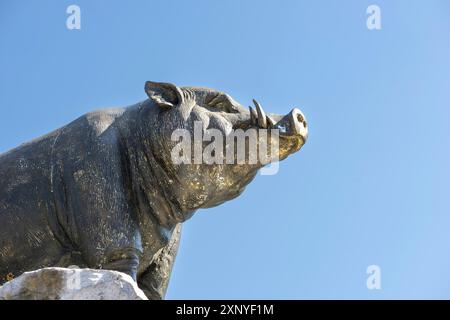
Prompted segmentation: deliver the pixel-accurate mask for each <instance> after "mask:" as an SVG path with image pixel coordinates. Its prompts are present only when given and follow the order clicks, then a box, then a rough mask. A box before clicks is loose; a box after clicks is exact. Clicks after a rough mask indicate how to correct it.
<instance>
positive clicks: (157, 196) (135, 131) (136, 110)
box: [119, 103, 193, 229]
mask: <svg viewBox="0 0 450 320" xmlns="http://www.w3.org/2000/svg"><path fill="white" fill-rule="evenodd" d="M142 108H143V105H142V103H141V104H137V105H135V106H132V107H130V108H129V109H128V110H127V112H125V114H124V115H123V116H122V119H121V121H120V122H121V123H120V125H119V127H120V130H119V131H120V136H121V144H122V147H123V150H122V153H123V168H124V175H126V176H127V177H128V176H129V181H128V182H127V183H128V186H126V188H130V189H131V190H132V199H133V200H132V201H133V203H135V205H136V207H137V208H138V210H139V212H140V213H142V214H146V215H149V216H150V217H151V219H152V220H156V223H157V224H158V225H161V226H163V227H165V228H169V229H171V228H172V227H173V226H174V225H175V224H177V223H179V222H183V221H185V220H186V219H188V218H190V217H191V216H192V214H193V212H184V211H183V210H182V209H181V207H180V205H179V202H178V200H177V199H176V198H175V194H176V192H174V190H173V188H174V187H176V185H174V183H169V181H172V182H174V181H176V178H175V177H173V176H171V174H170V170H168V169H167V161H165V160H164V158H162V157H161V153H162V152H161V148H162V147H163V146H158V141H151V140H152V139H151V138H150V137H153V136H154V135H153V134H152V132H150V130H154V128H152V126H150V125H149V123H148V121H144V120H148V118H147V117H146V116H144V115H143V114H142V113H143V111H142Z"/></svg>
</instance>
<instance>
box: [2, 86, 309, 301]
mask: <svg viewBox="0 0 450 320" xmlns="http://www.w3.org/2000/svg"><path fill="white" fill-rule="evenodd" d="M145 90H146V92H147V95H148V96H149V99H147V100H145V101H143V102H141V103H138V104H136V105H133V106H130V107H127V108H121V109H108V110H101V111H95V112H92V113H88V114H86V115H84V116H82V117H80V118H78V119H77V120H75V121H73V122H71V123H70V124H68V125H66V126H64V127H62V128H60V129H58V130H56V131H54V132H52V133H49V134H47V135H45V136H43V137H41V138H38V139H35V140H33V141H31V142H28V143H25V144H22V145H21V146H19V147H17V148H15V149H13V150H11V151H9V152H6V153H3V154H0V284H1V283H3V282H5V281H6V280H8V279H11V278H12V277H14V276H18V275H20V274H21V273H23V272H24V271H29V270H35V269H38V268H42V267H49V266H60V267H67V266H69V265H78V266H80V267H90V268H103V269H111V270H117V271H122V272H125V273H127V274H129V275H131V276H132V277H133V278H134V279H136V280H137V282H138V285H139V287H140V288H142V289H143V290H144V292H145V293H146V294H147V296H148V297H149V298H150V299H161V298H163V297H164V294H165V291H166V288H167V285H168V281H169V277H170V273H171V270H172V266H173V263H174V259H175V256H176V252H177V249H178V244H179V239H180V231H181V223H182V222H183V221H185V220H186V219H188V218H190V217H191V216H192V214H193V213H194V212H195V211H196V210H197V209H199V208H208V207H213V206H216V205H218V204H221V203H223V202H225V201H227V200H230V199H233V198H235V197H237V196H238V195H240V194H241V193H242V192H243V190H244V188H245V186H246V185H247V184H248V183H249V182H250V181H252V180H253V178H254V177H255V175H256V173H257V171H258V169H260V168H261V167H262V164H261V163H256V164H202V163H200V164H194V163H192V164H174V162H173V161H172V157H171V150H173V147H174V146H175V144H176V143H177V142H176V141H172V140H171V135H172V133H173V131H174V130H175V129H179V128H184V129H187V130H189V132H192V131H193V130H194V122H195V121H201V122H202V124H203V126H204V128H215V129H218V130H219V131H221V132H222V133H223V134H224V136H226V135H227V134H228V133H229V132H230V130H231V129H236V128H241V129H247V128H279V129H280V132H281V133H280V142H279V144H280V159H284V158H285V157H287V156H288V155H289V154H291V153H294V152H296V151H298V150H299V149H300V148H301V146H302V145H303V144H304V143H305V141H306V139H307V128H306V120H305V118H304V116H303V114H302V113H301V112H300V111H299V110H298V109H294V110H292V111H291V113H289V114H288V115H286V116H284V117H283V116H279V115H273V114H270V115H266V114H265V112H264V110H263V109H262V107H261V106H260V105H259V104H258V103H257V102H256V101H255V109H256V110H255V109H252V108H250V110H248V109H245V108H243V107H242V106H241V105H240V104H239V103H237V102H236V101H234V100H233V99H232V98H231V97H230V96H229V95H227V94H224V93H222V92H219V91H216V90H212V89H206V88H194V87H183V88H181V87H177V86H175V85H173V84H167V83H155V82H147V83H146V86H145Z"/></svg>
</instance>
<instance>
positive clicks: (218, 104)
mask: <svg viewBox="0 0 450 320" xmlns="http://www.w3.org/2000/svg"><path fill="white" fill-rule="evenodd" d="M205 107H206V108H207V109H209V110H211V111H214V112H227V113H238V112H239V110H238V108H237V107H236V106H235V103H234V102H233V99H232V98H231V97H230V96H228V95H227V94H223V93H217V94H213V95H210V96H208V97H207V98H206V100H205Z"/></svg>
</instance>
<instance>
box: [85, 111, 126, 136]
mask: <svg viewBox="0 0 450 320" xmlns="http://www.w3.org/2000/svg"><path fill="white" fill-rule="evenodd" d="M124 112H125V108H108V109H101V110H95V111H92V112H89V113H87V114H85V115H84V116H83V118H84V120H85V121H86V123H87V125H88V126H89V127H90V129H91V130H93V131H94V132H95V133H96V134H97V135H101V134H102V133H103V132H105V131H106V130H107V129H108V128H109V127H110V126H111V125H112V124H113V123H114V122H115V121H116V119H117V118H119V117H120V116H122V115H123V113H124Z"/></svg>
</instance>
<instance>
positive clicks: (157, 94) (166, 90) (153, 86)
mask: <svg viewBox="0 0 450 320" xmlns="http://www.w3.org/2000/svg"><path fill="white" fill-rule="evenodd" d="M145 92H146V93H147V95H148V97H149V98H150V99H151V100H153V102H155V103H156V104H157V105H158V106H160V107H161V108H164V109H170V108H173V107H175V106H177V105H180V104H181V102H182V101H183V93H182V92H181V89H180V88H178V87H177V86H176V85H174V84H171V83H163V82H152V81H147V82H146V83H145Z"/></svg>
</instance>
